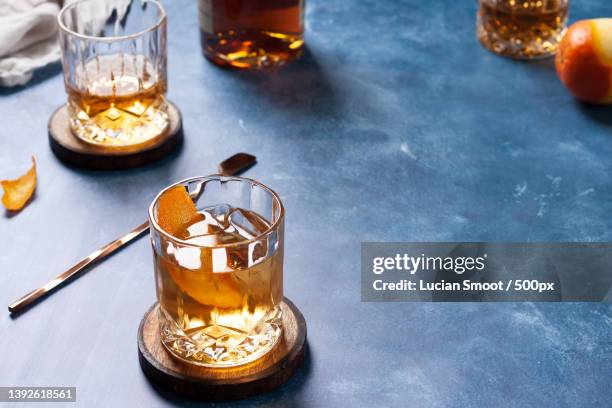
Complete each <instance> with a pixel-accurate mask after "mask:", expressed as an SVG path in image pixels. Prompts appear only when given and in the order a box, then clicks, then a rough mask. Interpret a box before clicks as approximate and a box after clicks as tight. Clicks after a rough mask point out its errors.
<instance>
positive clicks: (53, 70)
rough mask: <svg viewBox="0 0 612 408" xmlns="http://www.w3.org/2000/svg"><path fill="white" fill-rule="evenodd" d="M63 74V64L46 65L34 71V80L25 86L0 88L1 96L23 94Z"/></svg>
mask: <svg viewBox="0 0 612 408" xmlns="http://www.w3.org/2000/svg"><path fill="white" fill-rule="evenodd" d="M61 72H62V63H61V62H59V61H57V62H53V63H51V64H49V65H46V66H44V67H42V68H39V69H37V70H36V71H34V74H33V76H32V79H30V81H29V82H28V83H26V84H25V85H19V86H13V87H11V88H2V87H0V95H2V96H9V95H13V94H15V93H18V92H21V91H23V90H24V89H26V88H29V87H32V86H36V85H38V84H40V83H41V82H44V81H46V80H47V79H49V78H52V77H54V76H56V75H58V74H61Z"/></svg>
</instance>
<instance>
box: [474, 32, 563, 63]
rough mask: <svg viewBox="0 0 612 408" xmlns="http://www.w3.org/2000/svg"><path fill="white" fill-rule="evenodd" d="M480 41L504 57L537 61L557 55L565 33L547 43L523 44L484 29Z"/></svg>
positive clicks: (479, 36)
mask: <svg viewBox="0 0 612 408" xmlns="http://www.w3.org/2000/svg"><path fill="white" fill-rule="evenodd" d="M477 34H478V39H479V40H480V43H481V44H482V45H483V46H484V47H485V48H487V49H488V50H489V51H492V52H494V53H495V54H498V55H502V56H504V57H510V58H515V59H520V60H535V59H543V58H550V57H552V56H554V55H555V53H556V52H557V48H558V46H559V41H561V37H563V32H561V33H560V34H559V35H558V36H555V37H554V38H552V39H549V40H547V41H542V42H538V41H533V42H531V43H527V44H526V43H523V42H522V41H520V40H516V41H512V40H506V39H504V38H502V37H500V36H498V35H496V34H495V33H489V32H487V31H485V30H484V29H483V28H482V27H479V28H478V33H477Z"/></svg>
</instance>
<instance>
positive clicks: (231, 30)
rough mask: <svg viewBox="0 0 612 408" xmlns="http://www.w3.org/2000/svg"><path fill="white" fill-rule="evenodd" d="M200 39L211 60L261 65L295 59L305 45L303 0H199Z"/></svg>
mask: <svg viewBox="0 0 612 408" xmlns="http://www.w3.org/2000/svg"><path fill="white" fill-rule="evenodd" d="M198 9H199V10H198V11H199V13H198V14H199V22H200V41H201V43H202V50H203V52H204V55H205V56H206V57H207V58H208V59H209V60H211V61H212V62H214V63H216V64H218V65H222V66H228V67H234V68H241V69H261V68H267V67H275V66H279V65H283V64H285V63H287V62H289V61H292V60H295V59H296V58H298V57H299V56H300V55H301V53H302V47H303V45H304V37H303V35H304V21H303V20H304V17H303V15H304V0H198Z"/></svg>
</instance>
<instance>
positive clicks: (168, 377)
mask: <svg viewBox="0 0 612 408" xmlns="http://www.w3.org/2000/svg"><path fill="white" fill-rule="evenodd" d="M281 308H282V311H283V334H282V337H281V338H280V339H279V341H278V343H277V344H276V346H275V347H274V348H273V349H272V350H271V351H270V352H269V353H267V354H266V355H264V356H263V357H261V358H260V359H258V360H256V361H253V362H251V363H248V364H245V365H242V366H239V367H230V368H208V367H201V366H197V365H193V364H186V363H184V362H181V361H179V360H177V359H175V358H172V357H171V356H170V353H168V352H167V351H166V349H165V348H164V346H163V345H162V344H161V340H160V338H159V321H158V313H157V312H158V304H157V303H155V304H154V305H153V306H152V307H151V308H150V309H149V311H148V312H147V313H146V314H145V316H144V318H143V319H142V321H141V322H140V327H139V328H138V359H139V360H140V367H141V368H142V371H143V372H144V373H145V375H146V376H147V378H148V379H149V380H150V381H151V382H152V383H153V384H155V385H157V386H160V387H162V388H165V389H167V390H170V391H173V392H176V393H178V394H181V395H184V396H187V397H191V398H197V399H204V400H208V401H225V400H235V399H241V398H247V397H249V396H252V395H256V394H261V393H264V392H268V391H271V390H273V389H274V388H277V387H279V386H280V385H282V384H283V383H285V382H286V381H287V380H288V379H289V378H290V377H291V376H292V375H293V374H294V373H295V371H296V370H297V368H298V367H299V366H300V364H301V363H302V361H303V360H304V356H305V353H306V348H307V347H306V321H305V320H304V316H302V313H301V312H300V311H299V310H298V308H297V307H295V305H294V304H293V303H292V302H291V301H290V300H289V299H287V298H285V299H284V301H283V303H281Z"/></svg>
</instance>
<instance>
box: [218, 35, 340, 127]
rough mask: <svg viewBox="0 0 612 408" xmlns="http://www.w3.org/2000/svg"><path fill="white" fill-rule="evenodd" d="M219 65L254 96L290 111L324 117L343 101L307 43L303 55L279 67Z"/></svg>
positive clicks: (329, 114)
mask: <svg viewBox="0 0 612 408" xmlns="http://www.w3.org/2000/svg"><path fill="white" fill-rule="evenodd" d="M215 67H217V66H216V65H215ZM217 69H218V70H219V71H220V72H221V73H223V74H225V75H226V78H228V79H229V80H230V81H237V82H240V85H243V87H244V88H246V91H247V92H248V95H252V96H253V97H254V99H258V100H259V101H261V102H265V103H268V104H270V105H271V108H273V109H278V110H282V111H284V112H286V113H290V114H297V115H300V116H308V117H315V118H317V119H320V118H326V117H330V116H335V115H336V114H337V113H338V111H339V110H340V108H341V105H342V104H341V102H340V99H339V97H338V92H337V91H336V90H335V89H334V86H333V83H334V81H332V80H331V79H330V78H329V74H328V73H327V72H326V71H325V69H324V68H323V66H322V65H321V64H320V63H319V61H318V58H317V56H316V55H315V54H314V53H313V52H312V50H311V49H310V48H308V46H305V47H304V53H303V55H302V56H301V58H300V59H298V60H297V61H294V62H292V63H291V64H289V65H287V66H284V67H281V68H279V69H274V70H271V71H265V70H264V71H236V70H233V69H227V68H222V67H217ZM239 96H244V95H239ZM237 108H240V105H237ZM271 114H273V113H271Z"/></svg>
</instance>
